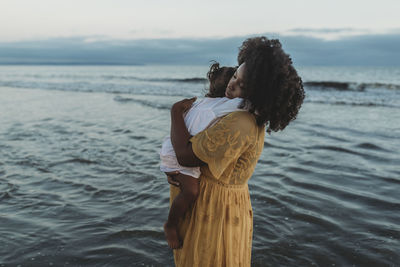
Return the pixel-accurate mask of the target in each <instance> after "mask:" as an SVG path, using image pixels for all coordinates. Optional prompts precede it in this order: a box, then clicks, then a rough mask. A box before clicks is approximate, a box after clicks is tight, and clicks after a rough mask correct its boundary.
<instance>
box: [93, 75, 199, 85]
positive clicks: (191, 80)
mask: <svg viewBox="0 0 400 267" xmlns="http://www.w3.org/2000/svg"><path fill="white" fill-rule="evenodd" d="M101 77H102V78H105V79H109V80H113V79H118V80H135V81H143V82H182V83H205V82H207V79H205V78H201V77H192V78H140V77H136V76H129V75H128V76H126V75H102V76H101Z"/></svg>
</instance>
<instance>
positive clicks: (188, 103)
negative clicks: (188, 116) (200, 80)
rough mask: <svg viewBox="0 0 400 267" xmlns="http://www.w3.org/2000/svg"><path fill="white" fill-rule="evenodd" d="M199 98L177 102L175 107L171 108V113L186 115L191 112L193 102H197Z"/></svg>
mask: <svg viewBox="0 0 400 267" xmlns="http://www.w3.org/2000/svg"><path fill="white" fill-rule="evenodd" d="M196 99H197V97H192V98H185V99H183V100H181V101H179V102H176V103H175V104H174V105H172V108H171V113H172V112H179V113H182V114H183V113H185V112H186V111H187V110H189V109H190V108H191V107H192V105H193V102H194V101H196Z"/></svg>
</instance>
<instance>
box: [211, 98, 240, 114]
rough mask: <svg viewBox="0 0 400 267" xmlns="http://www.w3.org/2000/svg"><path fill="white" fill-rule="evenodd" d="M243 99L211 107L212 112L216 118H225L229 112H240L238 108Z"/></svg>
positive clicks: (227, 101)
mask: <svg viewBox="0 0 400 267" xmlns="http://www.w3.org/2000/svg"><path fill="white" fill-rule="evenodd" d="M242 101H243V98H239V97H237V98H233V99H228V100H226V101H224V102H223V103H221V104H219V105H216V106H214V107H213V111H214V113H215V116H216V117H217V118H219V117H222V116H225V115H227V114H229V113H231V112H234V111H238V110H240V109H239V108H238V106H239V105H240V103H242Z"/></svg>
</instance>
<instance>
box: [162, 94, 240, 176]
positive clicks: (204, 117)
mask: <svg viewBox="0 0 400 267" xmlns="http://www.w3.org/2000/svg"><path fill="white" fill-rule="evenodd" d="M242 100H243V99H242V98H233V99H229V98H227V97H217V98H211V97H206V98H204V99H202V100H200V101H196V102H195V103H193V105H192V107H191V108H190V109H189V111H188V112H187V113H186V115H185V118H184V121H185V124H186V127H187V129H188V132H189V133H190V135H196V134H198V133H199V132H201V131H203V130H205V129H206V128H208V127H209V126H211V125H212V124H213V123H214V122H216V121H217V120H218V118H220V117H223V116H225V115H228V114H229V113H231V112H233V111H237V110H240V109H239V108H238V105H239V104H240V103H241V102H242ZM160 158H161V165H160V170H161V171H163V172H171V171H179V172H180V173H183V174H186V175H190V176H192V177H195V178H199V177H200V168H199V167H183V166H181V165H179V163H178V160H177V159H176V155H175V151H174V148H173V147H172V143H171V138H170V136H167V137H165V138H164V141H163V144H162V147H161V151H160Z"/></svg>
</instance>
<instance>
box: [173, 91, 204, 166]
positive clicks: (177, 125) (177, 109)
mask: <svg viewBox="0 0 400 267" xmlns="http://www.w3.org/2000/svg"><path fill="white" fill-rule="evenodd" d="M195 100H196V98H191V99H184V100H182V101H179V102H177V103H175V104H174V105H173V106H172V109H171V142H172V146H173V147H174V150H175V154H176V158H177V160H178V163H179V164H180V165H182V166H185V167H198V166H202V165H205V163H204V162H203V161H201V160H200V159H199V158H198V157H197V156H196V155H195V154H194V153H193V149H192V143H191V142H189V139H190V138H191V135H190V134H189V131H188V129H187V128H186V125H185V121H184V119H183V114H184V112H185V111H186V110H188V109H189V108H190V107H191V106H192V104H193V102H194V101H195Z"/></svg>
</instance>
